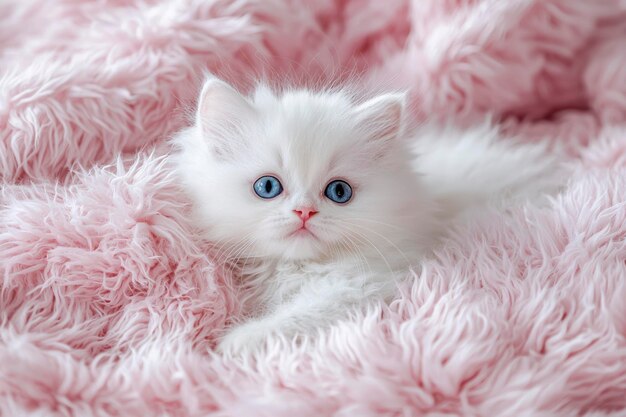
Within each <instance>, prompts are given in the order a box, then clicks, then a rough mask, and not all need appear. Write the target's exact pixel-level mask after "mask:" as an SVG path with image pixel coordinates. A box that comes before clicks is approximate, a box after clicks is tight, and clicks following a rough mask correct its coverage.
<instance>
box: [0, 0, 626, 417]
mask: <svg viewBox="0 0 626 417" xmlns="http://www.w3.org/2000/svg"><path fill="white" fill-rule="evenodd" d="M207 70H210V71H213V72H215V73H216V74H218V75H219V76H221V77H223V78H225V79H227V80H229V81H231V82H234V83H235V84H238V85H239V87H241V88H246V86H248V85H249V84H250V81H251V80H253V79H254V78H255V77H257V76H264V77H268V78H270V79H273V80H277V81H279V80H281V79H283V78H288V79H290V80H292V81H295V82H302V83H311V82H314V83H319V82H324V81H327V80H336V79H343V78H346V77H349V76H353V75H358V76H359V77H360V79H361V80H363V82H365V83H372V84H376V85H380V84H381V83H384V84H385V85H388V86H402V87H407V88H409V89H410V91H411V94H412V100H413V104H414V108H415V113H414V116H415V117H416V118H422V117H424V116H425V115H428V116H431V117H439V118H441V119H448V118H452V119H454V120H457V121H459V122H463V123H469V122H472V121H474V120H479V119H481V118H482V117H484V116H485V115H487V114H489V115H492V116H493V117H494V119H495V120H497V121H498V122H499V123H500V124H501V125H502V129H503V130H504V131H505V132H507V133H509V134H516V135H518V136H521V137H523V138H525V139H526V140H532V141H550V142H551V143H553V144H555V145H558V146H563V147H564V148H565V149H567V150H568V152H569V153H570V154H571V155H572V156H573V157H574V159H575V162H574V163H575V165H576V174H575V175H574V177H573V178H572V179H571V181H570V184H569V186H568V188H567V189H566V190H565V191H564V192H563V193H562V195H560V196H559V197H558V198H557V199H555V200H554V201H552V202H551V204H550V205H549V206H548V207H542V208H541V207H534V206H527V207H524V208H520V209H519V210H517V211H514V212H512V213H509V214H507V215H506V216H504V215H500V214H496V213H494V214H493V215H492V216H490V219H489V222H488V223H485V224H476V225H473V226H471V227H467V228H465V229H463V230H459V231H458V232H457V233H456V235H455V236H454V237H453V238H452V239H450V241H449V242H447V244H446V246H445V249H443V250H441V251H439V252H438V254H437V257H436V258H435V259H432V260H429V261H427V262H426V263H425V266H424V270H423V272H422V273H421V275H420V276H416V277H415V279H414V280H413V281H412V284H411V285H410V286H408V287H406V288H404V290H403V292H402V294H401V295H399V296H398V298H397V299H396V300H395V301H394V302H393V303H392V304H391V305H390V306H387V307H380V308H379V309H377V310H375V311H369V312H368V313H367V314H363V315H360V316H358V317H353V318H351V319H350V320H347V321H346V322H344V323H341V324H340V325H338V326H336V327H334V328H333V329H332V330H331V331H329V332H328V333H325V334H324V336H323V337H322V339H321V340H320V341H319V343H318V344H316V345H312V346H311V345H309V346H303V347H300V348H295V347H291V346H286V345H282V346H277V347H276V349H274V350H273V351H272V352H270V353H268V354H267V356H264V357H260V358H256V359H255V360H249V361H245V362H239V361H230V360H225V359H223V358H220V357H218V356H215V355H213V354H212V353H211V349H212V346H213V344H214V341H215V338H216V336H217V335H218V334H219V332H220V331H221V330H222V329H223V328H224V326H225V323H226V321H227V319H228V317H229V316H230V315H231V314H237V312H238V310H239V305H238V301H237V299H236V297H235V296H234V291H233V290H232V288H231V286H230V285H229V282H230V281H229V278H228V274H227V272H228V271H223V270H222V269H220V267H219V265H214V264H213V263H212V261H211V257H210V253H209V251H208V248H207V247H206V244H204V243H203V242H202V241H201V240H199V239H198V237H197V233H196V231H195V230H194V229H193V227H192V224H190V221H189V219H188V207H187V205H186V201H185V199H184V198H183V197H182V195H181V194H180V193H179V191H177V187H176V182H175V181H174V180H173V179H172V177H171V175H170V174H168V172H167V169H166V168H165V164H164V159H163V157H160V156H159V155H162V154H164V153H165V151H166V149H165V148H164V147H162V146H161V145H162V144H163V143H164V139H166V138H167V137H168V135H170V134H171V133H172V132H173V131H175V130H176V129H178V128H180V127H181V126H182V125H184V123H185V116H184V115H185V112H186V109H189V108H190V107H191V106H193V100H194V98H195V96H196V94H197V91H198V84H199V82H200V81H201V80H202V75H203V72H204V71H207ZM625 122H626V3H625V2H624V1H623V0H593V1H592V0H507V1H502V0H415V1H413V2H409V1H406V0H390V1H387V0H385V1H379V0H369V1H368V0H336V1H332V0H317V1H306V2H305V1H295V0H263V1H257V0H238V1H226V0H224V1H219V0H209V1H207V0H171V1H157V0H129V1H122V0H106V1H89V0H55V1H46V0H4V1H2V2H1V3H0V177H1V178H2V180H3V185H2V192H1V194H0V267H1V271H2V279H1V280H0V415H1V416H7V417H12V416H25V415H29V416H31V415H32V416H81V417H84V416H138V417H145V416H177V417H178V416H209V415H219V416H237V417H249V416H272V417H275V416H289V417H292V416H299V417H300V416H302V417H304V416H330V415H332V416H344V417H347V416H360V417H365V416H419V415H428V416H444V415H445V416H453V415H468V416H489V417H490V416H573V415H586V416H605V415H611V416H626V127H625V126H626V125H625V124H624V123H625ZM155 146H156V149H157V150H156V151H153V152H152V153H151V154H148V155H146V154H145V153H144V150H145V149H151V148H154V147H155ZM120 153H124V154H125V155H126V157H125V158H126V159H125V161H128V162H116V157H117V155H118V154H120ZM106 164H109V165H108V166H107V165H106ZM72 172H75V173H72Z"/></svg>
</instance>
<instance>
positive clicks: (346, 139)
mask: <svg viewBox="0 0 626 417" xmlns="http://www.w3.org/2000/svg"><path fill="white" fill-rule="evenodd" d="M403 109H404V97H403V95H399V94H387V95H382V96H379V97H375V98H373V99H371V100H369V101H366V102H364V103H360V104H358V103H355V102H354V101H353V100H352V99H351V97H350V96H349V95H347V94H345V93H342V92H321V93H313V92H309V91H302V90H300V91H298V90H296V91H287V92H284V93H283V94H281V95H276V94H274V93H272V92H271V91H270V90H269V89H267V88H265V87H260V88H258V89H257V90H256V92H255V93H254V95H253V96H252V97H250V98H246V97H243V96H241V95H240V94H239V93H238V92H236V91H235V90H233V89H232V88H231V87H230V86H228V85H227V84H225V83H224V82H222V81H220V80H217V79H210V80H208V81H207V83H206V84H205V87H204V88H203V91H202V94H201V97H200V102H199V106H198V113H197V120H196V124H195V125H194V126H193V127H191V128H190V129H187V130H185V131H183V132H181V133H180V134H179V135H178V136H177V137H176V138H175V143H176V144H177V146H178V148H179V152H178V153H177V154H176V155H174V157H173V159H174V163H175V166H176V169H177V171H178V172H179V174H180V177H181V179H182V181H183V184H184V186H185V188H186V189H187V190H188V192H189V194H190V196H191V198H192V199H193V201H194V207H195V209H196V215H197V218H198V221H199V222H200V224H201V226H202V227H203V229H204V230H206V235H207V237H208V238H209V239H211V240H213V241H214V242H216V243H217V244H218V245H219V247H220V248H221V258H220V260H221V261H226V260H228V261H231V260H235V261H236V262H237V264H238V265H239V266H240V267H241V268H242V270H241V273H242V274H241V275H242V285H243V286H244V287H246V289H247V294H248V299H247V300H246V304H247V309H248V311H249V318H248V320H247V321H245V322H243V323H241V324H239V325H238V326H235V327H234V328H233V329H232V330H231V331H230V332H229V333H228V334H226V336H225V337H224V338H223V339H222V341H221V344H220V349H221V350H222V351H225V352H230V353H235V352H240V351H245V350H254V349H255V348H257V347H258V346H259V345H261V344H262V342H263V341H264V340H265V339H266V338H267V337H269V336H272V335H274V336H283V337H287V338H290V337H292V336H300V337H307V336H308V335H310V334H311V333H312V332H313V331H314V330H315V329H316V328H319V327H321V326H324V325H325V324H328V323H330V322H332V321H335V320H337V318H340V317H342V316H343V315H345V314H346V311H347V310H349V309H350V308H351V307H353V306H360V305H363V304H364V303H365V302H367V301H369V300H376V299H384V298H387V297H389V296H391V295H392V294H393V292H394V290H395V288H396V284H397V281H398V280H400V279H402V278H403V277H405V276H407V271H408V269H409V268H410V267H411V266H415V265H416V264H417V263H418V262H419V259H420V258H421V256H422V255H423V254H424V250H425V249H427V248H428V247H429V246H432V242H433V238H434V237H435V235H436V234H437V233H440V232H441V230H442V228H441V225H442V224H443V223H442V222H441V220H449V219H450V218H451V217H453V216H454V215H456V214H458V213H459V212H463V211H464V209H465V208H469V207H476V206H479V205H480V204H484V203H486V202H488V201H490V200H494V199H495V200H498V199H501V197H502V196H506V195H510V194H513V195H518V196H524V197H527V196H533V195H537V194H538V193H540V192H541V191H542V190H545V189H548V188H549V187H550V186H552V185H554V181H553V178H554V177H555V173H556V170H555V169H554V166H555V163H554V162H555V161H554V160H553V159H551V158H549V157H547V156H545V150H544V149H542V148H541V147H537V146H531V145H514V144H509V143H507V142H504V141H498V140H496V139H497V131H496V130H494V129H493V128H491V127H489V126H487V125H485V126H479V127H478V128H476V129H471V130H466V131H460V130H454V129H447V130H446V129H443V130H441V129H434V128H433V127H423V128H421V129H418V130H417V132H416V133H412V134H410V135H409V134H407V132H405V129H404V126H403ZM416 154H418V156H417V157H416V156H415V155H416ZM268 174H271V175H274V176H276V177H277V178H279V179H280V181H281V182H282V184H283V187H284V192H283V193H282V194H281V195H279V196H278V197H277V198H275V199H272V200H263V199H260V198H258V197H257V196H256V195H255V194H254V191H253V187H252V185H253V183H254V181H255V180H256V179H258V178H259V177H261V176H263V175H268ZM337 178H339V179H343V180H346V181H347V182H348V183H350V184H351V185H352V187H353V192H354V195H353V197H352V200H351V201H350V202H349V203H348V204H345V205H338V204H336V203H333V202H332V201H330V200H328V199H327V198H326V197H325V196H324V189H325V187H326V185H327V184H328V182H329V181H331V180H333V179H337ZM301 206H314V207H315V208H316V209H317V210H318V211H319V213H318V214H317V215H315V216H314V217H312V218H311V219H310V220H309V221H308V223H307V225H308V226H309V227H310V230H311V232H312V233H314V234H315V236H316V237H313V236H311V235H296V236H291V237H289V236H288V234H289V233H291V232H292V231H294V230H295V229H297V228H298V227H299V226H300V224H301V221H300V220H299V219H298V217H297V216H296V215H295V214H294V213H293V210H294V209H296V208H298V207H301Z"/></svg>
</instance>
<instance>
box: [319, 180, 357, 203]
mask: <svg viewBox="0 0 626 417" xmlns="http://www.w3.org/2000/svg"><path fill="white" fill-rule="evenodd" d="M324 195H326V197H328V198H329V199H330V200H332V201H334V202H335V203H339V204H344V203H347V202H348V201H350V199H351V198H352V187H350V184H348V183H347V182H345V181H341V180H335V181H331V182H330V183H329V184H328V185H327V186H326V191H324Z"/></svg>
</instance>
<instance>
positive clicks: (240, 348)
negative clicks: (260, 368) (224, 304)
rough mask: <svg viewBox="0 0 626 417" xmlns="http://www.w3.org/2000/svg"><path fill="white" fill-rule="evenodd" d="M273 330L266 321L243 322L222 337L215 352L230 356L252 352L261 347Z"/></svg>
mask: <svg viewBox="0 0 626 417" xmlns="http://www.w3.org/2000/svg"><path fill="white" fill-rule="evenodd" d="M274 330H276V329H275V328H272V327H271V325H270V322H269V321H268V320H267V319H263V318H262V319H254V320H250V321H247V322H244V323H242V324H239V325H236V326H234V327H233V328H232V329H230V331H229V332H228V333H226V334H225V335H224V336H223V337H222V339H221V340H220V342H219V343H218V345H217V351H218V352H220V353H224V354H232V355H239V354H245V353H251V352H254V351H256V350H258V349H259V348H261V347H262V345H263V344H264V343H265V341H266V340H267V339H268V338H269V337H270V335H271V334H272V332H273V331H274Z"/></svg>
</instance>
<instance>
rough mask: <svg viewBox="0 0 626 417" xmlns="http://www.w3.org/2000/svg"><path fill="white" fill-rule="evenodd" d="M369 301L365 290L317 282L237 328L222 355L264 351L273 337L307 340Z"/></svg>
mask: <svg viewBox="0 0 626 417" xmlns="http://www.w3.org/2000/svg"><path fill="white" fill-rule="evenodd" d="M366 298H370V297H367V296H365V293H364V291H363V287H361V286H358V287H357V286H350V285H345V283H344V285H340V284H338V283H336V282H332V281H331V280H320V281H317V282H315V285H314V286H311V287H310V288H307V287H303V288H302V290H301V291H300V293H299V294H297V295H296V296H294V298H292V299H291V300H290V301H289V302H287V303H285V304H282V305H280V306H278V307H277V308H276V310H274V311H273V312H272V313H270V314H268V315H266V316H264V317H262V318H260V319H255V320H251V321H249V322H245V323H243V324H240V325H238V326H236V327H234V328H233V329H232V330H231V331H230V332H229V333H227V334H226V335H225V336H224V337H223V338H222V340H221V341H220V343H219V345H218V351H220V352H222V353H228V354H241V353H246V352H252V351H255V350H258V349H260V348H261V347H263V344H264V343H265V342H266V341H267V340H268V339H269V338H271V337H272V336H276V337H279V336H280V337H284V338H286V339H287V340H291V339H292V338H293V337H294V336H296V335H299V336H303V337H306V336H307V335H311V334H313V333H314V332H315V330H317V329H319V328H322V327H325V326H327V325H328V324H329V323H332V322H334V321H336V320H338V319H340V318H341V317H343V316H344V315H345V314H346V313H347V311H348V310H349V309H350V308H351V307H353V306H354V305H362V304H363V302H364V301H365V299H366Z"/></svg>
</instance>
